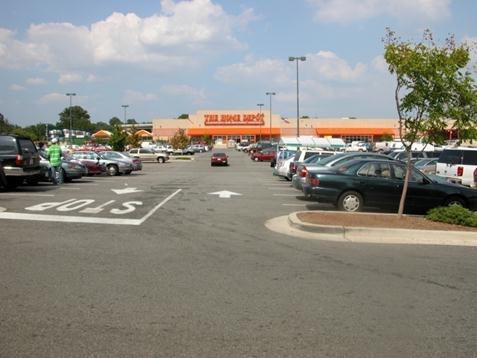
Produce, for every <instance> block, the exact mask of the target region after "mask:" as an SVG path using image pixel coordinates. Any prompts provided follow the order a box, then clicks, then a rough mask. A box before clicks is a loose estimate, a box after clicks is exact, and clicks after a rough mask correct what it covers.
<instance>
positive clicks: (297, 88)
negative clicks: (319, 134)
mask: <svg viewBox="0 0 477 358" xmlns="http://www.w3.org/2000/svg"><path fill="white" fill-rule="evenodd" d="M288 61H296V136H297V137H299V136H300V91H299V87H298V62H299V61H306V57H305V56H300V57H288Z"/></svg>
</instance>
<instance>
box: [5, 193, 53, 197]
mask: <svg viewBox="0 0 477 358" xmlns="http://www.w3.org/2000/svg"><path fill="white" fill-rule="evenodd" d="M4 195H7V196H55V194H36V193H0V196H4Z"/></svg>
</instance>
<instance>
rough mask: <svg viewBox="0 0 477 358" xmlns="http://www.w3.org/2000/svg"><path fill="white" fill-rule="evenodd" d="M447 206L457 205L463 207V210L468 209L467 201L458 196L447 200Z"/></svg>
mask: <svg viewBox="0 0 477 358" xmlns="http://www.w3.org/2000/svg"><path fill="white" fill-rule="evenodd" d="M445 205H446V206H452V205H457V206H462V207H463V208H466V207H467V204H466V202H465V200H464V199H462V198H459V197H457V196H452V197H450V198H447V199H446V201H445Z"/></svg>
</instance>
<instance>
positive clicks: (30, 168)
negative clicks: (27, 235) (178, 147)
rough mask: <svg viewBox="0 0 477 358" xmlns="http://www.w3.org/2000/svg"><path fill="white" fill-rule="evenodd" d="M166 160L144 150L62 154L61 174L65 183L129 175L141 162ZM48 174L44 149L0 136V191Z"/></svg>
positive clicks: (23, 139) (14, 137) (162, 155)
mask: <svg viewBox="0 0 477 358" xmlns="http://www.w3.org/2000/svg"><path fill="white" fill-rule="evenodd" d="M102 149H105V148H102ZM168 160H169V155H168V154H167V153H164V152H155V151H152V150H149V149H147V148H132V149H130V150H129V151H128V152H117V151H112V150H101V151H92V150H77V151H64V152H63V157H62V162H61V172H62V177H63V178H64V180H65V181H71V180H73V179H80V178H82V177H83V176H86V175H88V176H91V175H101V174H107V175H110V176H114V175H121V174H124V175H129V174H131V173H132V172H133V171H137V170H142V166H143V162H148V161H150V162H157V163H165V162H167V161H168ZM50 175H51V166H50V163H49V161H48V159H47V151H46V150H44V149H43V148H37V147H36V146H35V144H34V143H33V142H32V141H31V140H30V139H29V138H26V137H22V136H17V135H10V134H2V135H0V188H8V189H13V188H15V187H17V186H18V185H21V184H23V183H25V182H26V183H28V184H36V183H38V182H40V181H49V180H50Z"/></svg>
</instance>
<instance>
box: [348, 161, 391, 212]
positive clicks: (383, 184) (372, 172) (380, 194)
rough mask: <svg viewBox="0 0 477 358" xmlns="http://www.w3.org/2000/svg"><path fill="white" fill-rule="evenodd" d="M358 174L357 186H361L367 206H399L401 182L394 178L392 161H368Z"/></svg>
mask: <svg viewBox="0 0 477 358" xmlns="http://www.w3.org/2000/svg"><path fill="white" fill-rule="evenodd" d="M356 174H357V181H358V186H357V188H361V192H362V193H363V195H364V200H365V205H366V206H372V207H379V208H393V209H394V208H397V207H398V206H399V193H400V191H399V183H397V182H396V181H395V180H394V179H393V178H392V171H391V166H390V163H388V162H384V161H379V162H367V163H365V164H364V165H363V166H362V167H361V168H360V169H358V170H357V172H356Z"/></svg>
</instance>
